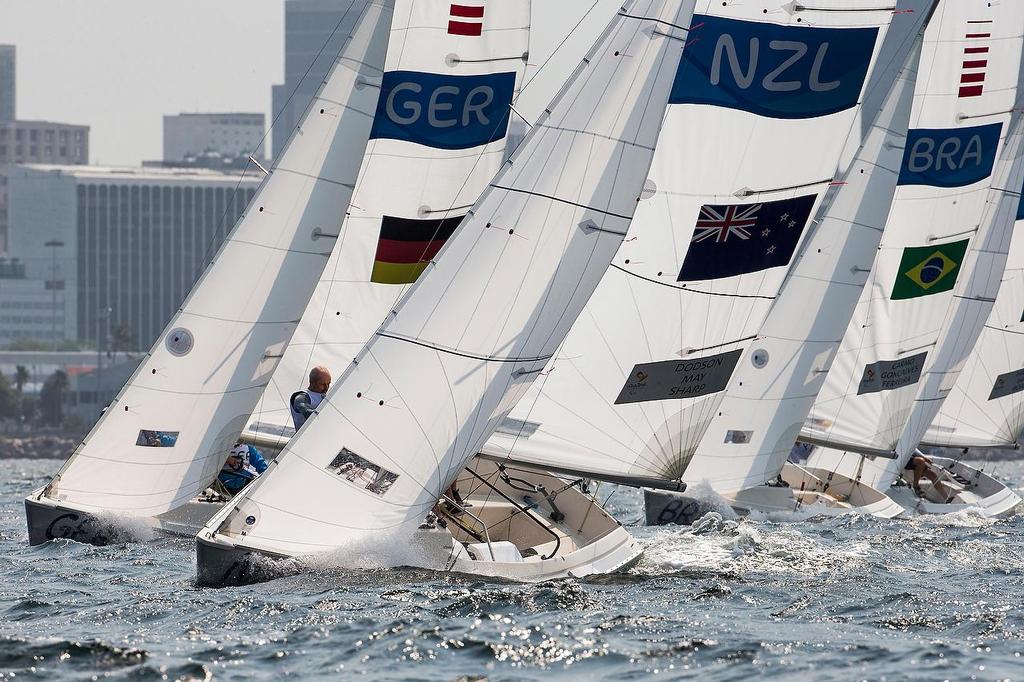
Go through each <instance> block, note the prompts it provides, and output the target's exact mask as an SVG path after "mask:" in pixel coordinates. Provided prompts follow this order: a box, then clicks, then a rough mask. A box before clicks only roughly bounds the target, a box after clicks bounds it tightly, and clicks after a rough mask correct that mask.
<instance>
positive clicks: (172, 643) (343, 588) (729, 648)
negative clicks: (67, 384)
mask: <svg viewBox="0 0 1024 682" xmlns="http://www.w3.org/2000/svg"><path fill="white" fill-rule="evenodd" d="M58 465H59V463H58V462H55V461H42V462H38V461H0V679H2V680H7V679H18V680H21V679H47V680H53V679H68V680H84V679H99V678H103V679H106V678H110V679H124V680H148V679H181V680H202V679H227V680H231V679H238V680H241V679H280V678H282V677H286V676H291V677H295V678H301V679H317V678H324V679H351V678H356V677H364V678H367V679H385V680H483V679H487V680H532V679H538V678H543V679H546V680H572V679H614V680H630V679H640V678H647V677H650V676H654V677H656V678H658V679H691V678H693V679H697V678H699V679H701V680H734V679H743V678H753V677H758V678H775V679H814V680H905V679H920V680H944V679H948V680H968V679H977V680H1005V679H1022V678H1024V516H1015V517H1011V518H1009V519H1006V520H1001V521H988V520H985V519H982V518H980V517H979V516H977V515H975V514H971V513H969V512H967V513H959V514H956V515H953V516H951V517H934V518H926V519H919V520H913V521H880V520H875V519H870V518H862V517H844V518H813V517H812V518H802V517H798V518H791V519H776V520H772V521H767V520H739V521H738V522H736V523H728V522H727V523H722V524H715V523H709V524H706V527H705V528H704V529H703V530H701V531H700V532H694V531H693V530H692V529H683V528H679V527H673V528H635V529H634V530H635V533H636V535H637V536H638V537H640V538H641V539H642V540H643V542H644V543H645V545H646V547H647V551H646V555H645V558H644V559H643V560H642V561H641V563H640V564H639V565H638V566H636V567H635V568H634V569H632V570H631V571H630V572H629V573H627V574H624V575H617V576H607V577H601V578H594V579H588V580H560V581H554V582H549V583H544V584H539V585H519V584H513V583H507V582H500V581H494V580H480V579H474V578H470V577H466V576H457V575H450V574H442V573H432V572H427V571H420V570H409V569H402V568H389V567H378V568H370V569H363V570H349V569H344V568H341V567H328V568H323V569H321V570H318V571H316V572H312V573H305V574H301V575H294V576H290V577H287V578H281V579H278V580H274V581H271V582H269V583H265V584H261V585H255V586H249V587H242V588H227V589H207V588H198V587H196V586H195V584H194V579H193V577H194V555H193V543H192V541H191V540H189V539H184V538H182V539H171V538H166V537H159V536H158V537H151V538H148V539H142V540H140V541H136V542H132V543H125V544H118V545H112V546H108V547H91V546H86V545H80V544H76V543H73V542H69V541H57V542H51V543H50V544H47V545H45V546H42V547H36V548H30V547H28V544H27V537H26V532H25V527H24V518H23V513H24V512H23V508H22V498H23V497H24V496H25V495H26V494H27V493H28V492H29V491H30V490H31V489H33V488H35V487H36V486H39V485H41V484H42V483H43V482H44V481H45V480H47V479H48V477H49V474H50V473H52V472H53V470H55V469H56V468H57V466H58ZM988 470H989V471H994V472H995V473H996V474H997V475H999V476H1000V477H1002V478H1003V479H1004V480H1009V481H1012V482H1013V483H1014V485H1016V486H1018V487H1019V486H1020V484H1021V483H1024V463H1021V462H1009V463H1000V464H994V465H991V466H989V467H988ZM606 494H608V491H607V490H605V491H604V492H603V493H602V498H603V497H604V496H605V495H606ZM608 507H609V508H610V509H611V510H612V511H613V512H614V513H616V514H617V516H618V518H620V519H622V520H623V521H624V522H635V521H636V520H638V519H639V518H640V517H641V499H640V496H639V494H638V493H637V492H636V491H633V490H629V489H618V490H616V491H615V492H614V493H613V494H612V495H611V498H610V500H609V502H608Z"/></svg>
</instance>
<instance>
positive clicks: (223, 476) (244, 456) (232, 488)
mask: <svg viewBox="0 0 1024 682" xmlns="http://www.w3.org/2000/svg"><path fill="white" fill-rule="evenodd" d="M266 470H267V460H265V459H263V455H261V454H260V451H259V450H257V449H256V448H254V447H253V446H251V445H242V444H241V443H239V444H237V445H235V447H233V448H231V454H229V455H228V459H227V461H226V462H224V468H223V469H221V470H220V475H219V476H218V477H217V478H218V479H219V480H220V482H221V483H222V484H223V485H224V487H225V488H227V490H228V492H229V493H231V494H232V495H236V494H238V492H239V491H240V490H241V489H242V488H244V487H245V486H247V485H249V483H251V482H252V481H254V480H255V479H256V478H257V477H258V476H259V475H260V474H262V473H263V472H264V471H266Z"/></svg>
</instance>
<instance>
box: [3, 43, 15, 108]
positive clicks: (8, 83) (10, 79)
mask: <svg viewBox="0 0 1024 682" xmlns="http://www.w3.org/2000/svg"><path fill="white" fill-rule="evenodd" d="M15 65H16V59H15V48H14V45H0V122H3V121H13V120H14V115H15V113H16V111H17V108H16V106H15V96H16V95H17V92H18V91H17V88H16V82H17V73H16V69H15Z"/></svg>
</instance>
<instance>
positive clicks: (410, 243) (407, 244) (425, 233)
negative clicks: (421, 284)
mask: <svg viewBox="0 0 1024 682" xmlns="http://www.w3.org/2000/svg"><path fill="white" fill-rule="evenodd" d="M462 218H463V216H459V217H456V218H440V219H437V220H416V219H413V218H393V217H391V216H384V218H383V220H381V225H380V238H379V239H378V240H377V252H376V255H375V256H374V259H373V271H372V272H371V274H370V281H371V282H376V283H378V284H412V283H413V282H415V281H416V279H417V278H418V277H419V276H420V273H421V272H423V270H424V269H425V268H426V267H427V264H428V263H430V259H431V258H433V257H434V256H436V255H437V252H438V251H440V250H441V247H442V246H444V244H445V242H447V241H448V238H449V237H451V236H452V234H453V233H454V232H455V228H457V227H458V226H459V223H461V222H462Z"/></svg>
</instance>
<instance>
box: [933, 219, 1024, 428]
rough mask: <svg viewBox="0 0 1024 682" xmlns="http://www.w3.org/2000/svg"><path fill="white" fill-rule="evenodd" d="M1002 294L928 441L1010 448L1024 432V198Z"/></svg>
mask: <svg viewBox="0 0 1024 682" xmlns="http://www.w3.org/2000/svg"><path fill="white" fill-rule="evenodd" d="M1015 217H1016V223H1017V224H1016V225H1015V226H1014V229H1013V232H1014V236H1013V238H1012V240H1011V242H1010V251H1009V255H1008V257H1007V263H1008V265H1007V267H1006V271H1005V273H1004V274H1003V281H1002V284H1001V285H1000V286H999V295H998V296H997V297H996V302H995V304H994V305H993V307H992V313H991V314H990V315H989V318H988V322H986V324H985V328H984V329H983V330H982V332H981V338H980V339H978V345H977V346H975V348H974V351H973V352H972V353H971V355H970V357H968V359H967V363H966V364H965V365H964V368H963V370H962V371H961V372H960V378H959V379H957V382H956V384H955V385H954V386H953V390H952V391H950V393H949V395H948V396H946V399H945V400H944V401H943V403H942V409H941V410H940V411H939V414H938V416H937V417H936V418H935V421H934V422H932V425H931V426H930V427H929V428H928V432H927V433H926V434H925V437H924V441H923V442H924V443H926V444H929V445H939V446H945V447H959V448H968V447H1009V446H1014V445H1017V444H1019V442H1020V438H1021V436H1022V435H1024V203H1019V204H1018V209H1017V215H1016V216H1015Z"/></svg>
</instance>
